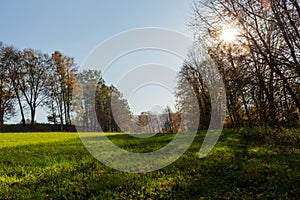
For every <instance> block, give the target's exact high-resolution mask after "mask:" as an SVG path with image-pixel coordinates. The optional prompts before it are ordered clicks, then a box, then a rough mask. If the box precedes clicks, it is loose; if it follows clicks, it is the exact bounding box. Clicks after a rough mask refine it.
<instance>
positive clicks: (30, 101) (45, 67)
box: [0, 43, 130, 131]
mask: <svg viewBox="0 0 300 200" xmlns="http://www.w3.org/2000/svg"><path fill="white" fill-rule="evenodd" d="M90 83H94V85H91V84H90ZM94 88H96V89H94ZM93 89H94V90H93ZM91 92H94V93H93V94H90V93H91ZM112 93H114V98H117V99H118V100H119V101H118V102H121V104H120V105H119V109H123V110H127V113H130V111H129V107H128V104H127V101H126V100H124V99H122V98H121V94H120V92H119V91H118V90H117V89H116V88H115V87H114V86H107V85H106V84H105V82H104V80H103V78H102V77H101V72H100V71H97V70H90V71H82V72H79V71H78V67H77V66H76V64H75V63H74V59H73V58H72V57H68V56H65V55H63V54H62V53H61V52H59V51H55V52H54V53H53V54H51V55H49V54H45V53H42V52H41V51H37V50H34V49H24V50H19V49H16V48H15V47H13V46H9V45H5V44H3V43H0V125H3V124H4V122H5V120H8V119H10V118H11V117H14V116H15V115H16V114H17V112H18V113H19V114H20V115H21V122H20V123H21V124H23V125H25V124H28V123H30V124H34V123H36V111H37V109H38V108H39V107H42V108H43V110H45V111H46V112H47V113H48V121H49V122H50V123H53V124H59V125H60V126H61V129H63V127H64V126H70V125H71V121H72V120H71V119H73V120H76V125H78V126H85V127H94V128H95V129H96V128H97V127H96V126H97V123H96V120H98V121H99V122H100V123H101V128H102V129H103V130H104V131H120V129H119V127H118V125H117V124H116V123H115V121H114V120H113V117H112V112H111V106H110V105H111V96H112ZM95 95H96V96H95ZM92 96H94V97H95V98H96V101H95V105H91V104H90V99H89V98H91V97H92ZM95 107H96V110H97V111H96V112H97V117H96V118H94V119H93V120H91V117H88V116H89V114H90V112H91V110H92V109H94V108H95ZM75 111H76V112H75ZM116 112H117V111H116ZM27 113H29V115H30V118H29V119H28V118H27V117H26V114H27ZM123 113H125V112H123ZM98 128H99V127H98Z"/></svg>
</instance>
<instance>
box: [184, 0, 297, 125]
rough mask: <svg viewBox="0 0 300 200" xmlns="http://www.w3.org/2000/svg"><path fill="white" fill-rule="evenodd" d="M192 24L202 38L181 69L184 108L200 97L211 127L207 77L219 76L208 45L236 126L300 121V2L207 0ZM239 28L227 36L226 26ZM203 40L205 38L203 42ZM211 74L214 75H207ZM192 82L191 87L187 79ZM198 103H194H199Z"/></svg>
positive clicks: (198, 6) (231, 121) (199, 3)
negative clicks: (231, 36) (213, 69)
mask: <svg viewBox="0 0 300 200" xmlns="http://www.w3.org/2000/svg"><path fill="white" fill-rule="evenodd" d="M193 13H194V19H193V20H192V22H191V23H190V27H191V28H193V30H194V32H195V38H197V40H198V42H196V44H195V48H194V49H193V50H192V51H191V53H190V55H189V56H188V58H187V60H186V62H185V63H184V66H183V68H182V70H181V72H180V74H179V85H178V88H179V89H178V98H179V105H180V106H179V107H180V108H181V109H183V110H188V109H190V110H189V111H191V110H192V109H191V105H190V103H189V102H190V98H189V97H190V92H189V91H190V90H192V91H193V92H194V93H195V94H196V95H195V96H196V98H197V100H198V101H197V105H194V106H198V107H199V108H200V114H201V116H202V119H201V120H200V123H199V127H200V128H201V127H202V128H205V127H207V125H208V123H209V122H208V121H207V119H210V109H211V102H210V98H209V92H208V88H207V85H206V84H205V80H209V78H213V76H212V74H211V73H209V72H207V71H208V70H209V69H211V67H210V64H208V62H209V59H204V57H203V55H201V52H200V53H199V48H200V49H201V48H202V49H206V50H207V53H208V54H209V55H210V58H211V59H212V60H213V62H214V64H215V65H216V66H217V68H218V70H219V72H220V74H221V76H222V78H223V81H224V84H225V88H226V95H227V109H228V116H227V118H226V123H227V124H228V125H230V126H234V127H239V126H249V127H252V126H264V125H268V126H276V125H281V126H297V125H298V124H299V110H300V5H299V1H295V0H255V1H253V0H201V1H197V2H195V4H194V7H193ZM226 29H227V30H228V29H232V30H235V31H236V36H235V39H234V40H232V41H225V40H224V39H222V37H221V35H222V32H224V30H226ZM199 41H201V42H199ZM207 76H209V77H207ZM185 82H189V86H191V87H190V88H191V89H190V90H187V86H186V85H187V84H184V83H185ZM194 106H192V107H194Z"/></svg>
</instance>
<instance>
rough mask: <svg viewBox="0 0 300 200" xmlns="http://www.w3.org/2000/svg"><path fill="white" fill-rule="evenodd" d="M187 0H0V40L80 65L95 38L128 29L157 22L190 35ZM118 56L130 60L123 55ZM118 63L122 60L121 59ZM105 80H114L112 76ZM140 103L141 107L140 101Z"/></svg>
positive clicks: (177, 62)
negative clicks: (57, 52) (65, 57)
mask: <svg viewBox="0 0 300 200" xmlns="http://www.w3.org/2000/svg"><path fill="white" fill-rule="evenodd" d="M192 2H193V1H192V0H151V1H150V0H148V1H146V0H118V1H117V0H89V1H71V0H60V1H59V0H51V1H50V0H49V1H41V0H26V1H21V0H19V1H17V0H9V1H1V4H0V5H1V6H0V9H1V11H0V27H1V30H0V41H2V42H4V43H6V44H12V45H14V46H15V47H17V48H20V49H23V48H34V49H39V50H42V51H43V52H45V53H52V52H54V51H55V50H60V51H61V52H63V53H64V54H65V55H68V56H72V57H74V58H75V61H76V63H77V64H78V65H79V66H80V64H81V63H82V62H83V61H84V59H85V58H86V57H87V56H88V54H89V52H90V51H91V50H93V48H95V47H96V46H97V45H98V44H99V43H101V42H102V41H104V40H105V39H107V38H109V37H111V36H112V35H115V34H118V33H120V32H123V31H126V30H129V29H133V28H142V27H161V28H167V29H171V30H175V31H178V32H181V33H183V34H186V35H192V33H191V32H189V31H188V27H187V24H188V22H189V20H190V18H191V16H192V15H191V6H192ZM153 55H154V54H152V56H153ZM132 59H134V58H132ZM169 60H170V62H169V63H172V65H174V63H175V65H177V67H179V66H180V64H181V63H180V61H178V59H177V58H174V59H169ZM124 62H126V63H128V62H130V61H128V58H127V60H126V59H125V60H124ZM120 63H121V64H122V61H120ZM121 64H120V65H119V66H121ZM166 64H168V63H166ZM116 68H117V67H116ZM104 78H105V77H104ZM108 79H109V78H108ZM106 81H107V82H108V83H114V81H113V80H106ZM140 107H141V108H140V109H143V106H140ZM139 111H140V110H136V111H135V112H139ZM40 121H43V120H40Z"/></svg>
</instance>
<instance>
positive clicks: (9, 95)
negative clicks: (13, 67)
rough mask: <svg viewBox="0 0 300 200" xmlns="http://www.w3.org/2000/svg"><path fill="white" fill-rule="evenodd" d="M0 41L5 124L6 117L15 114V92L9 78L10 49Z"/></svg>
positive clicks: (0, 114) (0, 119)
mask: <svg viewBox="0 0 300 200" xmlns="http://www.w3.org/2000/svg"><path fill="white" fill-rule="evenodd" d="M10 49H11V48H10V47H5V46H4V45H3V44H2V43H0V126H1V125H3V124H4V120H5V118H6V119H8V118H9V117H10V116H13V115H14V114H15V107H14V105H15V97H16V95H15V93H14V88H13V86H12V84H11V80H10V78H9V72H10V68H9V67H10V65H9V63H10V62H9V61H10V60H9V57H8V56H9V50H10Z"/></svg>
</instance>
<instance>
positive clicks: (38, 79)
mask: <svg viewBox="0 0 300 200" xmlns="http://www.w3.org/2000/svg"><path fill="white" fill-rule="evenodd" d="M49 60H50V58H49V56H48V55H47V54H42V53H41V52H39V51H35V50H33V49H24V50H23V52H22V54H21V62H20V66H19V67H20V71H19V74H20V76H22V77H23V78H22V79H21V80H18V86H19V89H20V91H21V93H22V95H23V96H24V98H25V101H26V103H27V105H28V106H29V109H30V116H31V118H30V119H31V124H34V122H35V115H36V109H37V107H39V106H41V105H42V103H44V102H45V100H46V98H47V97H48V96H47V95H48V91H47V85H48V80H49V79H48V76H47V75H48V71H49V70H50V61H49Z"/></svg>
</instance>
